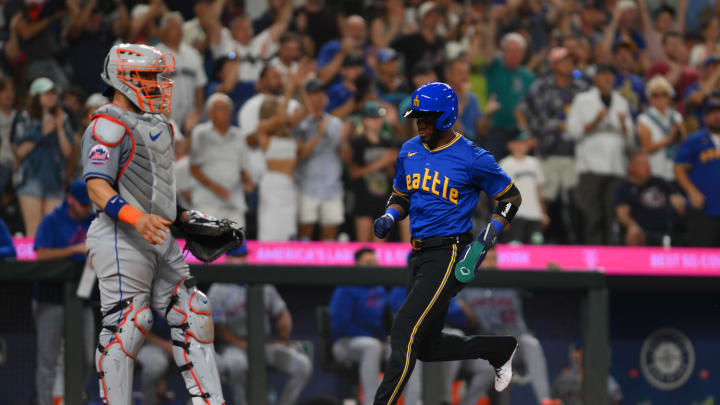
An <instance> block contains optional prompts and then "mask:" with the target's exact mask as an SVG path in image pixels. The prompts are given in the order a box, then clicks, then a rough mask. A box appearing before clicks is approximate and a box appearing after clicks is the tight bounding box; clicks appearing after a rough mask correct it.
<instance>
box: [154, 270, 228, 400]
mask: <svg viewBox="0 0 720 405" xmlns="http://www.w3.org/2000/svg"><path fill="white" fill-rule="evenodd" d="M196 284H197V283H196V281H195V279H194V278H192V277H190V278H187V279H183V280H181V281H180V282H179V283H178V284H177V286H175V290H174V291H173V294H172V296H171V297H170V305H169V306H168V308H167V311H166V317H167V320H168V324H169V325H170V328H171V332H170V334H171V336H172V341H173V345H174V346H175V347H174V348H173V357H175V363H177V365H178V368H179V369H180V371H181V372H182V376H183V379H185V386H186V387H187V390H188V392H189V393H190V395H191V396H192V397H193V398H192V401H193V405H222V404H224V403H225V401H224V400H223V395H222V389H221V387H220V376H219V375H218V371H217V366H216V364H215V348H214V346H213V340H214V338H215V330H214V328H213V320H212V314H211V313H210V304H208V298H207V296H205V294H203V293H202V292H201V291H200V290H198V289H197V288H195V285H196Z"/></svg>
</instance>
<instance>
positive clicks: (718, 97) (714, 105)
mask: <svg viewBox="0 0 720 405" xmlns="http://www.w3.org/2000/svg"><path fill="white" fill-rule="evenodd" d="M715 110H720V91H714V92H712V93H710V95H709V96H708V97H707V98H706V99H705V103H704V104H703V112H704V113H707V112H710V111H715Z"/></svg>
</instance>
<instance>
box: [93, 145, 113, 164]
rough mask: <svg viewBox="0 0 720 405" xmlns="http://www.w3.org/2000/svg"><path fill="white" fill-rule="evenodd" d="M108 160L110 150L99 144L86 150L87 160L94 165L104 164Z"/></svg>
mask: <svg viewBox="0 0 720 405" xmlns="http://www.w3.org/2000/svg"><path fill="white" fill-rule="evenodd" d="M108 160H110V151H109V150H108V148H106V147H105V146H103V145H100V144H97V145H95V146H93V147H92V148H90V152H88V161H90V164H93V165H96V166H99V165H104V164H105V163H107V161H108Z"/></svg>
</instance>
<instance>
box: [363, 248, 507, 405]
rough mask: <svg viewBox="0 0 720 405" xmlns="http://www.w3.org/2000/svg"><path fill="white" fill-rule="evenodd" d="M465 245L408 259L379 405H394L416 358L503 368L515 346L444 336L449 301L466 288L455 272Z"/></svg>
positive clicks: (504, 338)
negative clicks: (470, 361)
mask: <svg viewBox="0 0 720 405" xmlns="http://www.w3.org/2000/svg"><path fill="white" fill-rule="evenodd" d="M463 247H464V246H463V245H456V244H453V245H446V246H440V247H435V248H430V249H426V250H422V251H413V253H412V254H411V255H410V269H409V270H410V277H409V280H408V285H407V290H408V294H407V297H406V298H405V302H404V303H403V305H402V307H400V309H399V310H398V313H397V315H396V317H395V321H394V322H393V326H392V330H391V332H390V347H391V354H390V360H389V363H388V366H387V369H386V371H385V376H384V377H383V380H382V382H381V383H380V387H379V388H378V390H377V393H376V394H375V402H374V404H375V405H391V404H395V403H396V402H397V400H398V398H399V397H400V394H401V393H402V390H403V387H404V386H405V383H406V382H407V380H408V378H409V377H410V374H412V371H413V368H414V367H415V360H416V359H417V360H421V361H452V360H465V359H477V358H481V359H487V360H488V361H489V362H490V364H492V365H493V366H494V367H500V366H502V365H503V364H504V363H505V362H506V361H507V360H508V358H509V357H510V355H511V354H512V352H513V350H514V349H515V347H516V345H517V341H516V340H515V338H513V337H512V336H457V335H450V334H446V333H442V329H443V326H444V324H445V316H446V315H447V311H448V306H449V304H450V299H451V298H452V297H454V296H455V294H457V293H458V292H459V291H460V290H462V288H463V287H464V286H465V285H464V284H463V283H460V282H459V281H457V280H456V279H455V275H454V274H453V273H454V268H455V262H456V260H457V259H458V256H459V255H460V253H461V252H462V249H463Z"/></svg>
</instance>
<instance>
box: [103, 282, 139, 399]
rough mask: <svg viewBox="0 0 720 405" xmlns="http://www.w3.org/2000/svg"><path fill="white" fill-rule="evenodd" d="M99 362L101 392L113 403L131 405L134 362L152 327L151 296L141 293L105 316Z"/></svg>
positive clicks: (121, 303) (116, 306)
mask: <svg viewBox="0 0 720 405" xmlns="http://www.w3.org/2000/svg"><path fill="white" fill-rule="evenodd" d="M102 324H103V328H102V330H101V331H100V338H99V339H98V347H97V352H96V354H95V359H96V360H95V362H96V363H95V365H96V368H97V372H98V378H99V379H100V395H101V396H102V399H103V401H104V402H105V403H106V404H109V405H130V403H131V400H132V381H133V362H134V360H135V356H137V354H138V352H139V351H140V347H142V344H143V342H144V341H145V334H146V333H147V332H149V331H150V329H152V325H153V316H152V311H150V296H149V295H148V294H141V295H137V296H135V297H132V298H129V299H127V300H124V301H120V302H119V303H118V304H117V305H115V306H114V307H113V308H112V309H110V311H108V312H107V313H105V314H104V315H103V320H102Z"/></svg>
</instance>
